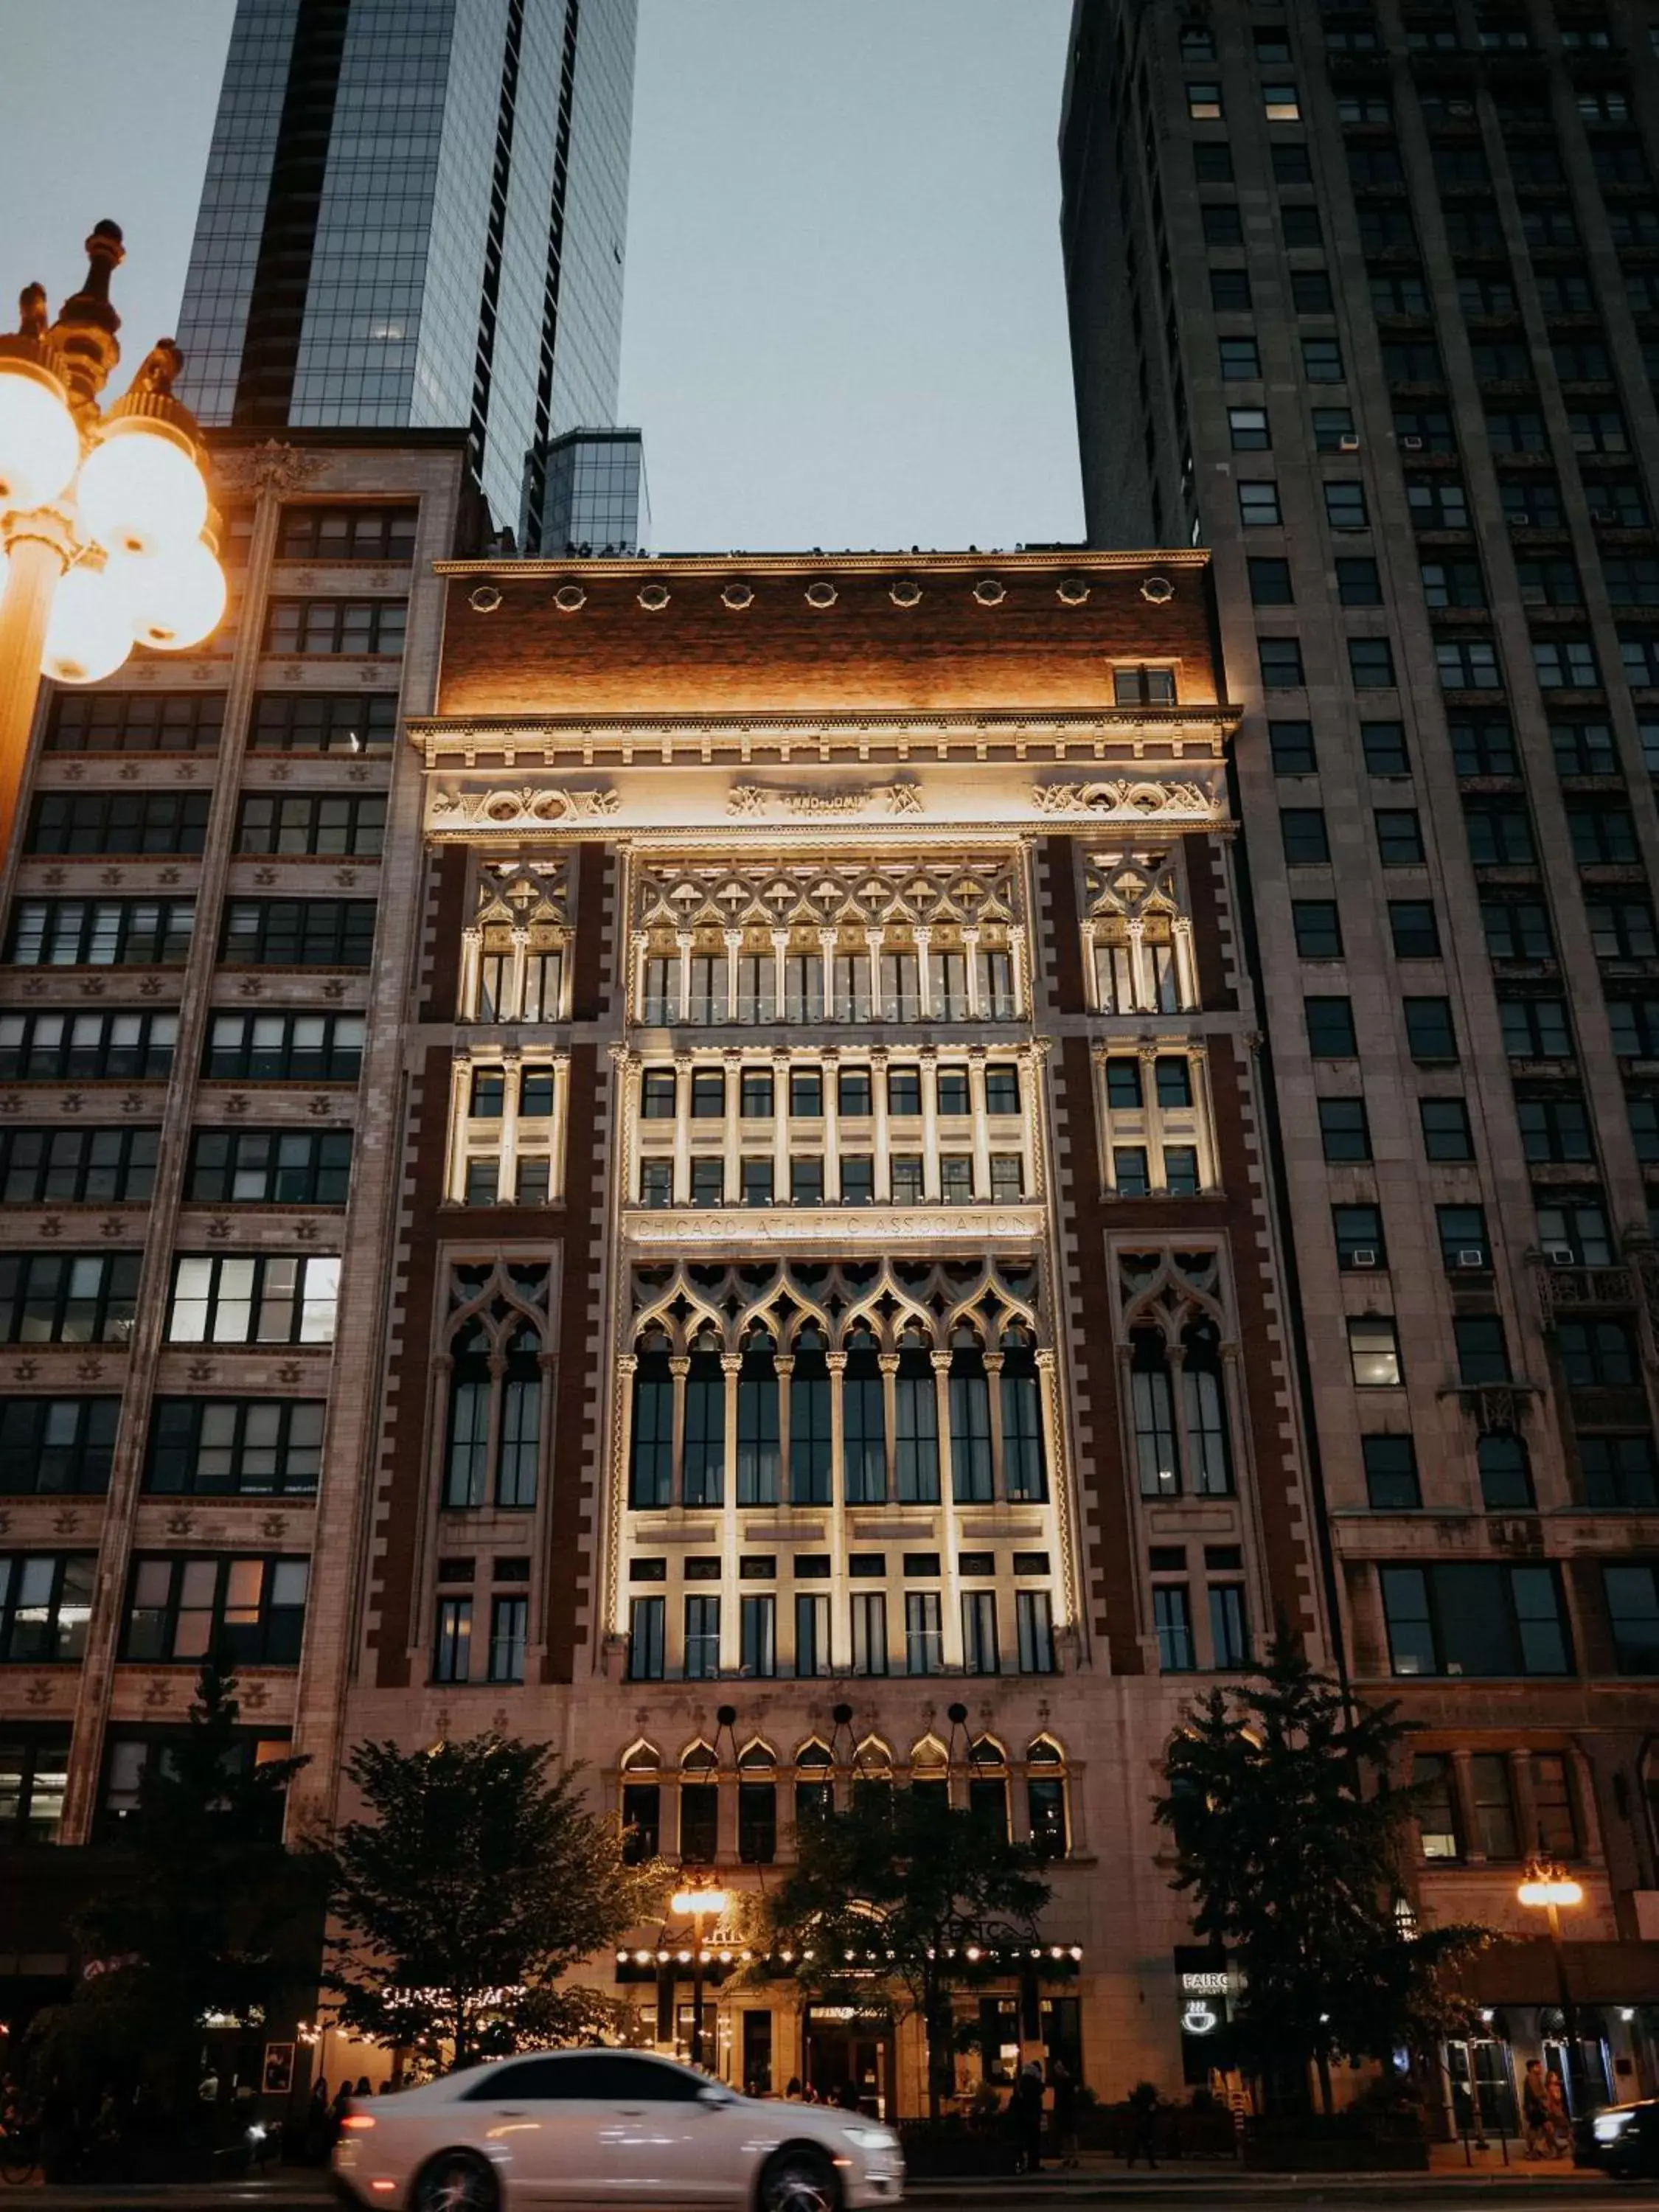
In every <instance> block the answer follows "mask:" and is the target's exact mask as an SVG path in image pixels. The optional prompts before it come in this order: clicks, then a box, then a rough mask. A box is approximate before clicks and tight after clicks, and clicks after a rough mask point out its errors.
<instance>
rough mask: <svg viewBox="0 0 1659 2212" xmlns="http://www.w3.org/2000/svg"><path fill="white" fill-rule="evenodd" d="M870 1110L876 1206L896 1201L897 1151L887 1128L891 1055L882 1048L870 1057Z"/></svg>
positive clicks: (887, 1204) (888, 1204)
mask: <svg viewBox="0 0 1659 2212" xmlns="http://www.w3.org/2000/svg"><path fill="white" fill-rule="evenodd" d="M870 1111H871V1115H872V1131H873V1136H872V1147H873V1150H874V1152H875V1162H874V1165H873V1168H872V1175H873V1176H874V1179H875V1192H876V1204H877V1205H878V1206H890V1205H891V1204H892V1202H893V1148H892V1142H891V1139H890V1136H889V1133H888V1127H887V1054H885V1053H884V1051H882V1050H880V1049H879V1048H878V1049H877V1050H876V1051H874V1052H872V1054H871V1055H870Z"/></svg>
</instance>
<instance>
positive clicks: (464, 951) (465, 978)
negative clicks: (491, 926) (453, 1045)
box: [458, 927, 483, 1022]
mask: <svg viewBox="0 0 1659 2212" xmlns="http://www.w3.org/2000/svg"><path fill="white" fill-rule="evenodd" d="M482 981H483V930H482V929H478V928H477V927H474V928H471V929H464V930H463V931H462V932H461V986H460V993H459V1000H458V1004H459V1008H460V1018H461V1019H462V1020H463V1021H464V1022H476V1021H477V1019H478V1018H479V1016H480V1014H481V1013H482V1012H483V1009H482V1008H481V1007H480V1006H479V1004H478V991H479V987H480V985H481V983H482Z"/></svg>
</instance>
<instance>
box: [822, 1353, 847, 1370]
mask: <svg viewBox="0 0 1659 2212" xmlns="http://www.w3.org/2000/svg"><path fill="white" fill-rule="evenodd" d="M823 1364H824V1365H825V1366H826V1367H827V1368H828V1369H829V1372H830V1373H831V1374H832V1375H841V1374H844V1373H845V1372H846V1368H847V1354H846V1353H845V1352H825V1353H824V1355H823Z"/></svg>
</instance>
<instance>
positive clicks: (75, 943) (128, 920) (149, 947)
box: [6, 898, 372, 968]
mask: <svg viewBox="0 0 1659 2212" xmlns="http://www.w3.org/2000/svg"><path fill="white" fill-rule="evenodd" d="M371 911H372V909H371ZM195 926H196V904H195V901H194V900H193V899H61V898H60V899H19V900H18V901H17V902H15V905H14V906H13V908H12V919H11V929H10V933H9V938H8V940H7V946H6V957H7V959H8V960H9V962H10V963H12V965H13V966H14V967H17V968H152V967H179V966H180V965H182V963H184V961H185V959H186V958H187V957H189V953H190V941H191V932H192V931H193V930H194V928H195Z"/></svg>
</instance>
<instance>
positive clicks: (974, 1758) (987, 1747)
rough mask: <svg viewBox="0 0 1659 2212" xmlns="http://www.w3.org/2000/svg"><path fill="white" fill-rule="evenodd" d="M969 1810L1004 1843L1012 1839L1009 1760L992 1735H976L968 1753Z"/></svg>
mask: <svg viewBox="0 0 1659 2212" xmlns="http://www.w3.org/2000/svg"><path fill="white" fill-rule="evenodd" d="M968 1809H969V1812H970V1813H971V1814H973V1815H974V1818H975V1820H979V1821H981V1822H982V1823H983V1825H984V1826H985V1827H986V1828H987V1830H988V1831H989V1832H991V1833H992V1834H993V1835H994V1836H996V1837H997V1838H999V1839H1000V1840H1001V1841H1002V1842H1005V1843H1006V1841H1007V1838H1008V1761H1007V1758H1006V1754H1005V1753H1004V1751H1003V1748H1002V1746H1001V1745H1000V1743H997V1742H996V1741H994V1739H993V1738H992V1737H990V1736H986V1735H982V1736H979V1737H977V1738H975V1741H974V1743H973V1746H972V1747H971V1748H970V1750H969V1753H968Z"/></svg>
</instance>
